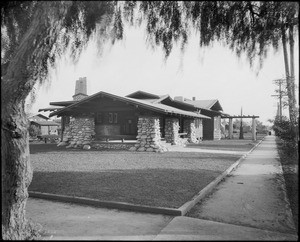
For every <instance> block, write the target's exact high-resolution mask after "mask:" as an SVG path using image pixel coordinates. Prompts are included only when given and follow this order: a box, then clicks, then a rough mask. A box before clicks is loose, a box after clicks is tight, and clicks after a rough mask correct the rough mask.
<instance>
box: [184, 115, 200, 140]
mask: <svg viewBox="0 0 300 242" xmlns="http://www.w3.org/2000/svg"><path fill="white" fill-rule="evenodd" d="M183 132H185V133H187V138H188V142H189V143H194V144H197V143H198V142H199V141H198V140H197V138H196V127H195V120H193V119H185V120H184V121H183Z"/></svg>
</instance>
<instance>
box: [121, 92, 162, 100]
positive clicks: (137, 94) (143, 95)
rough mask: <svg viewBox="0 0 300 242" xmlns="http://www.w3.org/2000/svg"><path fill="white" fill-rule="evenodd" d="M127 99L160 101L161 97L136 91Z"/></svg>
mask: <svg viewBox="0 0 300 242" xmlns="http://www.w3.org/2000/svg"><path fill="white" fill-rule="evenodd" d="M126 97H131V98H136V99H159V98H160V96H158V95H156V94H152V93H149V92H144V91H140V90H139V91H136V92H133V93H131V94H128V95H127V96H126Z"/></svg>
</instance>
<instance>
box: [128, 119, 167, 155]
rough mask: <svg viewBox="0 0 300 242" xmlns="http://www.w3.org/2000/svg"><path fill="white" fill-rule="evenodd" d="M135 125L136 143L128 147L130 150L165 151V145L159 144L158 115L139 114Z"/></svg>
mask: <svg viewBox="0 0 300 242" xmlns="http://www.w3.org/2000/svg"><path fill="white" fill-rule="evenodd" d="M137 125H138V135H137V137H136V138H137V143H136V145H135V147H132V148H130V149H129V150H130V151H148V152H163V151H165V147H163V146H162V145H161V135H160V126H159V117H152V116H140V117H139V119H138V124H137Z"/></svg>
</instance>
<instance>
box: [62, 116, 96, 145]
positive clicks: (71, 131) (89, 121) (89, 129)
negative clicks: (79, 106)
mask: <svg viewBox="0 0 300 242" xmlns="http://www.w3.org/2000/svg"><path fill="white" fill-rule="evenodd" d="M92 135H95V121H94V117H90V116H86V117H75V118H74V119H73V120H71V121H70V123H69V124H68V125H67V126H66V127H65V130H64V133H63V140H62V142H60V143H59V144H58V146H66V148H71V147H72V148H82V147H84V146H86V145H90V143H91V141H92V140H93V138H92Z"/></svg>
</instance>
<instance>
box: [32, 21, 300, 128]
mask: <svg viewBox="0 0 300 242" xmlns="http://www.w3.org/2000/svg"><path fill="white" fill-rule="evenodd" d="M145 36H146V35H145V33H144V30H139V29H135V28H133V27H131V28H126V29H125V38H124V39H123V40H122V41H120V42H116V43H115V45H113V46H109V45H106V47H105V48H104V52H103V54H102V55H101V56H100V57H99V56H97V54H96V52H97V51H96V48H95V43H92V44H91V45H89V47H88V49H87V50H86V51H85V52H84V53H83V55H82V57H81V58H80V60H79V62H78V63H77V65H74V64H72V63H71V62H70V61H67V60H62V61H61V62H60V65H59V66H58V68H57V69H56V71H55V74H53V75H51V82H50V83H47V84H46V85H44V86H43V87H41V88H38V89H37V90H38V91H37V92H36V93H37V96H36V102H35V103H34V104H33V105H32V108H31V110H30V111H31V112H33V113H37V112H38V109H39V108H45V107H48V106H49V102H53V101H66V100H72V96H73V95H74V92H75V81H76V80H77V79H79V77H87V92H88V95H91V94H94V93H97V92H99V91H105V92H108V93H113V94H116V95H120V96H125V95H127V94H129V93H132V92H135V91H137V90H142V91H146V92H150V93H154V94H158V95H163V94H169V95H170V96H171V97H172V98H174V96H184V97H186V98H190V99H192V97H196V99H203V100H204V99H218V100H219V102H220V104H221V106H222V107H223V111H224V112H225V113H228V114H231V115H234V114H240V112H241V107H242V108H243V114H244V115H258V116H260V118H259V120H260V121H261V122H263V123H265V124H266V123H267V120H268V119H269V118H274V116H275V115H276V110H277V99H276V98H275V97H271V95H273V94H275V93H274V90H275V89H276V86H275V84H273V82H272V80H275V79H279V78H283V77H284V73H285V71H284V61H283V55H282V49H279V51H278V52H277V53H275V54H274V52H273V51H272V50H271V51H270V52H269V55H268V58H267V59H266V60H265V62H264V66H263V68H262V69H261V70H260V72H259V73H258V75H256V71H255V67H254V68H253V69H250V66H249V63H248V62H247V61H246V59H245V58H241V59H240V60H239V59H238V58H237V57H236V55H235V54H234V53H233V52H232V51H230V50H229V49H228V47H227V48H224V47H221V45H219V44H216V45H214V46H213V47H211V48H204V49H203V48H202V49H200V47H199V44H198V43H199V42H198V40H199V39H198V38H196V37H193V38H190V40H189V44H188V46H187V48H186V51H185V53H184V55H183V56H182V58H180V56H181V54H180V50H179V48H175V46H174V49H173V51H172V53H171V55H170V57H169V58H168V60H167V62H164V58H163V56H164V55H163V52H162V51H161V49H159V48H158V49H157V51H153V50H151V48H150V47H147V45H146V44H145V43H146V42H145V38H146V37H145ZM298 53H299V49H298V40H297V41H296V43H295V76H296V78H297V80H296V84H297V85H298V83H299V79H298V77H299V55H298ZM296 94H297V100H299V99H298V91H296ZM297 102H298V101H297ZM27 103H28V101H27ZM41 113H42V114H44V115H48V114H49V112H41ZM284 114H285V115H288V112H287V109H286V110H285V111H284ZM245 121H246V120H245Z"/></svg>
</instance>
